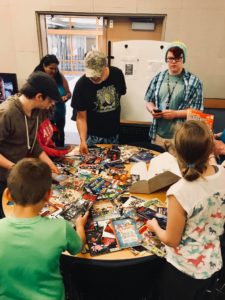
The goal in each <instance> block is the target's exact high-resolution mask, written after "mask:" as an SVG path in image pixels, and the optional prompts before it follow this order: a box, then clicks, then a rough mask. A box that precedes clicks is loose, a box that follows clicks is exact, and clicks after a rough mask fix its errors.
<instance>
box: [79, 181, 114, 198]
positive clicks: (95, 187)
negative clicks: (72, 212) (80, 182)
mask: <svg viewBox="0 0 225 300" xmlns="http://www.w3.org/2000/svg"><path fill="white" fill-rule="evenodd" d="M110 184H111V183H110V182H109V181H107V180H105V179H103V178H101V177H97V178H94V179H92V180H91V181H90V182H89V183H88V184H85V185H84V187H85V189H86V191H87V192H88V193H90V194H95V195H99V194H102V193H104V192H106V190H107V189H108V188H109V186H110Z"/></svg>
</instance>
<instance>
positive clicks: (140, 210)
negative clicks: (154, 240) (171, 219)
mask: <svg viewBox="0 0 225 300" xmlns="http://www.w3.org/2000/svg"><path fill="white" fill-rule="evenodd" d="M137 214H138V215H139V216H140V217H142V218H144V219H146V220H151V219H153V218H156V219H157V221H158V223H159V225H160V227H162V228H163V229H165V228H166V223H167V217H166V215H163V214H162V213H158V212H157V211H155V210H153V209H151V208H149V207H144V206H140V207H137Z"/></svg>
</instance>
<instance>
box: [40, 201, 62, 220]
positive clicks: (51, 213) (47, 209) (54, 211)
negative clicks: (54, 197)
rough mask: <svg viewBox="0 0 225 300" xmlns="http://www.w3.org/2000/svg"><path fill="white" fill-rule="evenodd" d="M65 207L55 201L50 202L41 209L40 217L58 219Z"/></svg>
mask: <svg viewBox="0 0 225 300" xmlns="http://www.w3.org/2000/svg"><path fill="white" fill-rule="evenodd" d="M62 209H63V205H61V204H60V203H56V202H54V201H51V200H50V201H48V202H47V203H46V204H45V206H44V207H43V208H42V209H41V211H40V215H41V216H43V217H56V216H57V215H59V214H60V213H61V212H62Z"/></svg>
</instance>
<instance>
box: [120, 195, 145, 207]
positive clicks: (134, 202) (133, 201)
mask: <svg viewBox="0 0 225 300" xmlns="http://www.w3.org/2000/svg"><path fill="white" fill-rule="evenodd" d="M145 201H146V200H143V199H141V198H138V197H135V196H130V197H129V199H128V200H127V201H126V202H125V203H123V205H122V206H123V207H138V206H143V205H144V203H145Z"/></svg>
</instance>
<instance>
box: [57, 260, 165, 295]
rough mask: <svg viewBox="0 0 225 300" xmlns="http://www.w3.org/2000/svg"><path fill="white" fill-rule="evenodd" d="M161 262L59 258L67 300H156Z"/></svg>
mask: <svg viewBox="0 0 225 300" xmlns="http://www.w3.org/2000/svg"><path fill="white" fill-rule="evenodd" d="M162 263H163V260H162V259H160V258H158V257H155V256H149V257H143V258H138V259H136V258H135V259H129V260H97V259H83V258H77V257H73V256H67V255H62V257H61V270H62V274H63V278H64V284H65V290H66V295H67V299H69V300H75V299H76V300H78V299H79V300H95V299H96V300H97V299H98V300H103V299H104V300H105V299H107V300H115V299H116V300H122V299H123V300H126V299H127V300H139V299H146V300H147V299H149V300H150V299H151V300H153V299H154V300H156V299H157V296H156V289H155V286H156V282H157V281H159V280H158V276H159V273H160V269H161V267H162Z"/></svg>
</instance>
